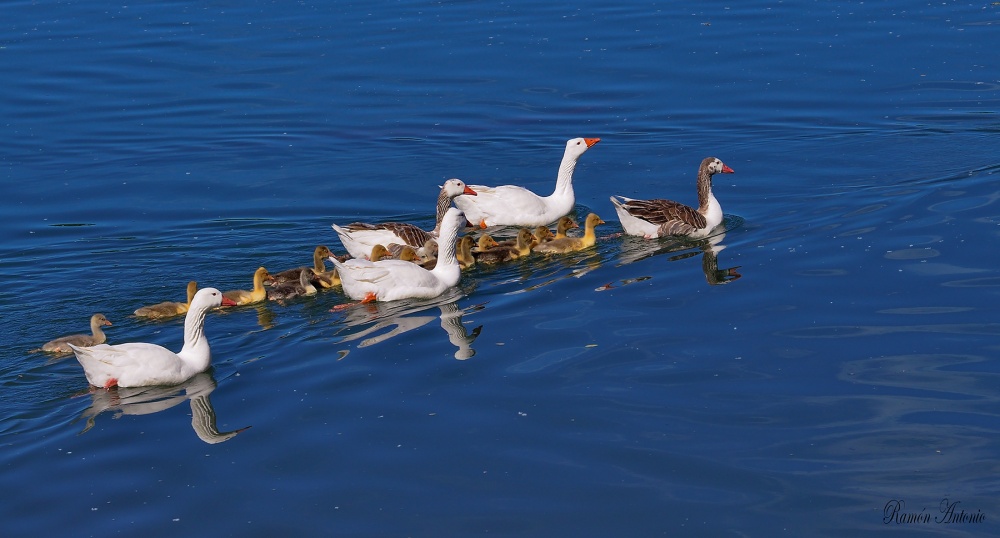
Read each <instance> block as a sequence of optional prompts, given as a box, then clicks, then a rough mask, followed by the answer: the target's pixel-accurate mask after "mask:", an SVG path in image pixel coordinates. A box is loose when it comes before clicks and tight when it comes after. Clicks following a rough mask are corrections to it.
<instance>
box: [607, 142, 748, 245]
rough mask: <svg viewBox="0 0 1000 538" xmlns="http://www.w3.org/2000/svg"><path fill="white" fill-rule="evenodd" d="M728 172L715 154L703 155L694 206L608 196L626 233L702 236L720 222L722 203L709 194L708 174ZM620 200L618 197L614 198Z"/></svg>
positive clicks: (671, 201)
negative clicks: (710, 155) (696, 198)
mask: <svg viewBox="0 0 1000 538" xmlns="http://www.w3.org/2000/svg"><path fill="white" fill-rule="evenodd" d="M720 172H721V173H724V174H732V173H733V169H732V168H730V167H728V166H726V165H725V164H723V163H722V161H720V160H719V159H716V158H715V157H706V158H705V159H704V160H703V161H701V166H699V167H698V209H695V208H693V207H690V206H686V205H684V204H682V203H680V202H675V201H673V200H663V199H653V200H635V199H632V198H626V197H624V196H617V197H616V196H612V197H611V203H613V204H614V205H615V211H616V212H617V213H618V219H619V220H621V223H622V228H623V229H624V230H625V233H627V234H629V235H639V236H642V237H645V238H646V239H650V238H653V237H663V236H668V235H669V236H680V237H687V238H690V239H699V238H702V237H705V236H707V235H708V234H709V232H711V231H712V230H713V229H714V228H715V227H716V226H718V225H719V224H721V223H722V206H721V205H720V204H719V201H718V200H716V199H715V196H714V195H713V194H712V176H713V175H715V174H718V173H720ZM619 198H620V199H621V200H618V199H619Z"/></svg>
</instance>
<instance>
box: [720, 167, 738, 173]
mask: <svg viewBox="0 0 1000 538" xmlns="http://www.w3.org/2000/svg"><path fill="white" fill-rule="evenodd" d="M722 173H723V174H735V173H736V172H733V169H732V168H730V167H728V166H726V165H722Z"/></svg>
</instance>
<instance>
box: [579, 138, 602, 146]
mask: <svg viewBox="0 0 1000 538" xmlns="http://www.w3.org/2000/svg"><path fill="white" fill-rule="evenodd" d="M583 141H584V142H586V143H587V147H588V148H589V147H593V145H594V144H596V143H598V142H600V141H601V139H600V138H584V139H583Z"/></svg>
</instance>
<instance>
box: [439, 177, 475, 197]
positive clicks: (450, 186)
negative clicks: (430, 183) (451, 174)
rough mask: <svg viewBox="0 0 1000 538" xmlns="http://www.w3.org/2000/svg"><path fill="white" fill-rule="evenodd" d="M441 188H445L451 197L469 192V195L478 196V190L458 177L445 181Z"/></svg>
mask: <svg viewBox="0 0 1000 538" xmlns="http://www.w3.org/2000/svg"><path fill="white" fill-rule="evenodd" d="M441 190H443V191H444V192H445V193H446V194H447V195H448V197H449V198H454V197H456V196H461V195H463V194H467V195H469V196H476V191H474V190H472V189H471V188H469V186H468V185H466V184H465V182H464V181H462V180H461V179H456V178H452V179H449V180H448V181H445V182H444V185H442V186H441Z"/></svg>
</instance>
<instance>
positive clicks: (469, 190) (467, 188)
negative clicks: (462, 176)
mask: <svg viewBox="0 0 1000 538" xmlns="http://www.w3.org/2000/svg"><path fill="white" fill-rule="evenodd" d="M462 194H468V195H469V196H476V191H474V190H472V189H470V188H469V186H468V185H466V186H465V192H463V193H462Z"/></svg>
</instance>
